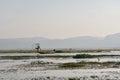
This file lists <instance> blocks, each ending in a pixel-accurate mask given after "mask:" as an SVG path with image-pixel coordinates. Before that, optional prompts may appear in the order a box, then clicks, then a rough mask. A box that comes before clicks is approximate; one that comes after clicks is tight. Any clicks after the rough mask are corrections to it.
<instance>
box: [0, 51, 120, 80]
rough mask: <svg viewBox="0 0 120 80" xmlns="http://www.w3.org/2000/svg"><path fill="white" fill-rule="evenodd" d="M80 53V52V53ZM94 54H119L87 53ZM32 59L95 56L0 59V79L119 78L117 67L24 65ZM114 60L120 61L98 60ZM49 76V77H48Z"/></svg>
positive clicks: (11, 54) (97, 79) (115, 53)
mask: <svg viewBox="0 0 120 80" xmlns="http://www.w3.org/2000/svg"><path fill="white" fill-rule="evenodd" d="M76 54H80V53H55V54H37V53H27V54H26V53H7V54H6V53H3V54H0V56H35V55H76ZM81 54H82V53H81ZM87 54H95V55H101V54H105V55H109V54H110V55H120V52H119V51H117V52H109V53H108V52H107V53H87ZM33 61H43V62H53V63H67V62H81V61H87V62H95V61H96V62H97V61H98V59H97V58H86V59H73V58H39V59H37V58H36V59H35V58H34V59H21V60H11V59H4V60H0V80H35V79H37V80H68V79H69V78H79V79H81V80H107V79H109V80H119V79H120V69H119V68H106V69H50V68H47V69H46V68H45V67H40V66H39V67H30V66H27V67H25V66H24V65H27V64H30V63H31V62H33ZM107 61H116V62H120V57H117V56H114V57H101V58H100V62H107ZM48 78H50V79H48Z"/></svg>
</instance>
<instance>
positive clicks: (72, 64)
mask: <svg viewBox="0 0 120 80" xmlns="http://www.w3.org/2000/svg"><path fill="white" fill-rule="evenodd" d="M84 66H85V65H84V64H79V63H72V62H71V63H63V64H61V65H60V67H62V68H74V67H84Z"/></svg>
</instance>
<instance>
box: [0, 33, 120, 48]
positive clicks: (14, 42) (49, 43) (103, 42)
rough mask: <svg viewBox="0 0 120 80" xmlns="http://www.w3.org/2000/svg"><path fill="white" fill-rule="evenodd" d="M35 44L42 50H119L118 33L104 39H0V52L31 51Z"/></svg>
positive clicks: (119, 37) (80, 37)
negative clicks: (38, 44)
mask: <svg viewBox="0 0 120 80" xmlns="http://www.w3.org/2000/svg"><path fill="white" fill-rule="evenodd" d="M35 43H40V45H41V48H42V49H56V48H74V49H75V48H77V49H104V48H120V33H116V34H111V35H107V36H106V37H93V36H79V37H71V38H66V39H48V38H45V37H31V38H30V37H29V38H11V39H0V50H15V49H32V48H33V47H32V45H33V44H35Z"/></svg>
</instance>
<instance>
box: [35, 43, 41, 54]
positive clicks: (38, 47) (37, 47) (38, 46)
mask: <svg viewBox="0 0 120 80" xmlns="http://www.w3.org/2000/svg"><path fill="white" fill-rule="evenodd" d="M35 49H36V50H37V52H38V53H39V49H40V44H39V43H37V44H36V48H35Z"/></svg>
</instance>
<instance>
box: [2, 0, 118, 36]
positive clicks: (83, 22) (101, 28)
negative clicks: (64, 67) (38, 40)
mask: <svg viewBox="0 0 120 80" xmlns="http://www.w3.org/2000/svg"><path fill="white" fill-rule="evenodd" d="M119 32H120V0H0V38H18V37H38V36H40V37H47V38H67V37H75V36H85V35H92V36H106V35H108V34H114V33H119Z"/></svg>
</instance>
